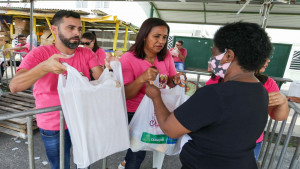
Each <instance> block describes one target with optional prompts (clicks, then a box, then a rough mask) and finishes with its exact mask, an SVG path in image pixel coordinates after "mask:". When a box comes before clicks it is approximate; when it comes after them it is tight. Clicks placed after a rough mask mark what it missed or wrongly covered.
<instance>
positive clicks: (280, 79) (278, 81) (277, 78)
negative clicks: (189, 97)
mask: <svg viewBox="0 0 300 169" xmlns="http://www.w3.org/2000/svg"><path fill="white" fill-rule="evenodd" d="M177 72H182V73H186V74H194V75H197V81H196V84H197V86H198V84H199V81H200V76H201V75H203V76H211V73H209V72H207V71H203V72H199V71H191V70H177ZM271 78H272V79H274V80H275V82H276V83H277V85H278V87H279V88H280V87H281V85H282V84H283V83H286V82H293V80H292V79H289V78H281V77H272V76H271Z"/></svg>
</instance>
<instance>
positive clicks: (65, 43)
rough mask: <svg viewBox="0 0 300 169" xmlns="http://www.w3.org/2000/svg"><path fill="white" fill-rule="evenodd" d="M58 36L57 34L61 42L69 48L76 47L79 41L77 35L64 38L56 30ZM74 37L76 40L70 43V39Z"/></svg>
mask: <svg viewBox="0 0 300 169" xmlns="http://www.w3.org/2000/svg"><path fill="white" fill-rule="evenodd" d="M58 36H59V39H60V40H61V41H62V43H63V44H64V45H65V46H66V47H68V48H70V49H76V48H77V47H78V45H79V43H80V41H79V36H73V37H71V38H69V39H68V38H66V37H65V36H64V35H63V34H61V33H60V31H58ZM74 38H77V39H78V41H77V42H76V41H74V42H73V43H71V42H70V41H71V40H72V39H74Z"/></svg>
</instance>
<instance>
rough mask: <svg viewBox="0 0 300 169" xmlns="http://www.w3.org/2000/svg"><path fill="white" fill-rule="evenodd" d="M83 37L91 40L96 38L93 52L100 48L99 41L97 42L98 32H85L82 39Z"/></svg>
mask: <svg viewBox="0 0 300 169" xmlns="http://www.w3.org/2000/svg"><path fill="white" fill-rule="evenodd" d="M82 38H85V39H88V40H91V41H93V40H95V43H94V47H93V49H92V51H93V52H96V51H97V50H98V49H99V46H98V43H97V37H96V34H95V33H94V32H85V33H84V34H83V35H82V36H81V39H82Z"/></svg>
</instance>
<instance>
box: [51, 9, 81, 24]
mask: <svg viewBox="0 0 300 169" xmlns="http://www.w3.org/2000/svg"><path fill="white" fill-rule="evenodd" d="M63 17H66V18H69V17H72V18H78V19H80V14H79V13H77V12H74V11H66V10H61V11H58V12H56V13H55V15H54V16H53V18H52V25H55V26H58V25H59V24H60V23H61V21H62V18H63Z"/></svg>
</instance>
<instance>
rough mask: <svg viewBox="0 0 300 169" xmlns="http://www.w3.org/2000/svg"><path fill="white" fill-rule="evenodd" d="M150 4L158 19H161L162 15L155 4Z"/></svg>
mask: <svg viewBox="0 0 300 169" xmlns="http://www.w3.org/2000/svg"><path fill="white" fill-rule="evenodd" d="M149 3H150V5H151V6H152V7H153V9H154V11H155V14H156V15H157V17H158V18H160V14H159V12H158V10H157V8H156V6H155V5H154V3H153V2H149Z"/></svg>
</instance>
